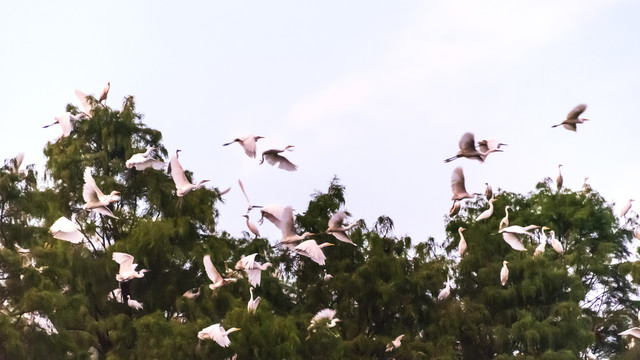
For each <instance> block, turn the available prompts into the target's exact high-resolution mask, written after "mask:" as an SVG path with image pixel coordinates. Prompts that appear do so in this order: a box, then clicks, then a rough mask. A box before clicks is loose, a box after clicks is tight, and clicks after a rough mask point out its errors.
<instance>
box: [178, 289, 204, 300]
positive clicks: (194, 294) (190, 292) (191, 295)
mask: <svg viewBox="0 0 640 360" xmlns="http://www.w3.org/2000/svg"><path fill="white" fill-rule="evenodd" d="M196 289H197V290H198V291H194V290H196ZM182 296H184V297H186V298H187V299H195V298H197V297H198V296H200V287H197V288H193V289H189V290H187V291H185V293H184V294H182Z"/></svg>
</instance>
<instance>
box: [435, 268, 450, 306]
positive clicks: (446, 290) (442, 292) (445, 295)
mask: <svg viewBox="0 0 640 360" xmlns="http://www.w3.org/2000/svg"><path fill="white" fill-rule="evenodd" d="M449 294H451V287H450V286H449V274H447V285H446V286H445V287H444V289H442V290H440V293H438V301H442V300H444V299H446V298H448V297H449Z"/></svg>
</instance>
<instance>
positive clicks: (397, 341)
mask: <svg viewBox="0 0 640 360" xmlns="http://www.w3.org/2000/svg"><path fill="white" fill-rule="evenodd" d="M403 337H404V334H402V335H400V336H398V337H397V338H396V339H395V340H393V341H391V342H390V343H389V344H387V348H386V349H385V350H384V351H385V352H390V351H393V349H397V348H399V347H400V345H402V344H401V341H402V338H403Z"/></svg>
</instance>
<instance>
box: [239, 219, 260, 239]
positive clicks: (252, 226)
mask: <svg viewBox="0 0 640 360" xmlns="http://www.w3.org/2000/svg"><path fill="white" fill-rule="evenodd" d="M242 217H244V218H246V219H247V228H248V229H249V231H251V233H252V234H253V235H255V236H256V239H257V238H259V237H260V230H258V227H257V226H256V225H255V224H254V223H252V222H251V221H249V215H247V214H244V215H242Z"/></svg>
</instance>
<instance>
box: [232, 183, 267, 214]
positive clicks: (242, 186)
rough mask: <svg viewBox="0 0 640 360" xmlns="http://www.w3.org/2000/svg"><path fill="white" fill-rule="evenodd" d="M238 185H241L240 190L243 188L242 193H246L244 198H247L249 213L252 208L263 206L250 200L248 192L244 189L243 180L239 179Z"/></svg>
mask: <svg viewBox="0 0 640 360" xmlns="http://www.w3.org/2000/svg"><path fill="white" fill-rule="evenodd" d="M238 185H240V190H242V193H243V194H244V198H245V199H247V213H249V212H250V211H251V210H253V208H261V207H262V206H258V205H251V201H249V196H247V193H246V192H245V191H244V185H243V184H242V180H240V179H238Z"/></svg>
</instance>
